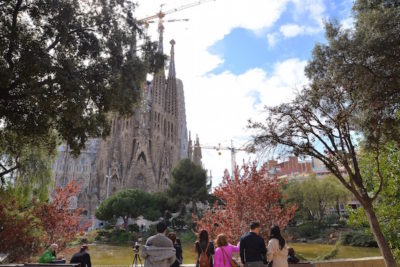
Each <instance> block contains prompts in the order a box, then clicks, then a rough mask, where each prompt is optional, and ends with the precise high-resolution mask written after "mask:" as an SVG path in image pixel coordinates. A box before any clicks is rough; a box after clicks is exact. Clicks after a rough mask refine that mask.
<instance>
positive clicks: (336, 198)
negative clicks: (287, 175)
mask: <svg viewBox="0 0 400 267" xmlns="http://www.w3.org/2000/svg"><path fill="white" fill-rule="evenodd" d="M284 195H285V202H286V203H291V204H296V205H297V207H298V210H297V211H296V213H297V212H299V213H300V214H302V215H303V219H304V220H308V219H309V218H311V220H312V221H314V220H317V221H318V223H321V222H322V220H323V219H325V218H326V215H327V214H326V210H327V208H330V207H335V208H336V209H338V205H339V202H345V201H346V200H348V198H349V194H348V191H347V190H346V189H345V188H344V187H343V186H342V185H341V184H340V183H339V182H338V181H337V180H336V179H335V178H334V177H332V176H327V177H322V178H316V177H315V176H313V177H310V178H308V179H306V180H305V181H302V182H298V181H290V182H288V183H287V186H286V190H284Z"/></svg>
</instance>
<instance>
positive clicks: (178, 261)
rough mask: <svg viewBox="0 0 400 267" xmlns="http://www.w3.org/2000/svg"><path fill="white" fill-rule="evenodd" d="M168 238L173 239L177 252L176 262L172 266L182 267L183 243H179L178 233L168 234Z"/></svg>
mask: <svg viewBox="0 0 400 267" xmlns="http://www.w3.org/2000/svg"><path fill="white" fill-rule="evenodd" d="M168 238H169V239H171V241H172V243H173V244H174V248H175V251H176V260H175V262H174V263H173V264H172V265H171V267H179V266H181V264H182V262H183V257H182V246H181V242H180V241H179V239H177V238H176V233H174V232H170V233H169V234H168Z"/></svg>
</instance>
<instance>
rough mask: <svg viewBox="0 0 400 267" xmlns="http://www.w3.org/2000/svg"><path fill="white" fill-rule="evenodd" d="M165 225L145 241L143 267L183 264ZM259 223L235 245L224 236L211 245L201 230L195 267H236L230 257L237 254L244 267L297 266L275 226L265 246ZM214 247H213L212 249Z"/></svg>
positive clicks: (173, 239) (180, 247) (161, 225)
mask: <svg viewBox="0 0 400 267" xmlns="http://www.w3.org/2000/svg"><path fill="white" fill-rule="evenodd" d="M166 230H167V225H166V224H165V223H164V222H160V223H158V224H157V234H156V235H154V236H152V237H150V238H149V239H148V240H147V241H146V245H145V246H143V249H142V257H143V258H144V260H145V264H144V266H145V267H156V266H157V267H170V266H171V267H178V266H180V264H181V263H182V246H181V244H180V242H179V239H177V237H176V234H175V233H169V234H168V236H166V235H165V234H166ZM259 232H260V223H259V222H253V223H251V225H250V231H249V232H248V233H246V234H244V235H243V236H242V237H241V239H240V242H239V244H237V246H235V245H231V244H229V242H228V238H227V236H226V235H225V234H219V235H218V236H217V238H216V240H215V242H212V241H211V240H210V239H209V235H208V232H207V231H206V230H201V231H200V233H199V235H198V240H197V242H196V243H195V250H196V252H197V260H196V267H236V266H239V264H237V263H236V262H235V261H234V259H233V258H232V254H233V253H237V252H239V254H240V260H241V262H242V263H243V264H244V266H245V267H264V266H265V264H268V266H271V267H287V266H288V263H298V262H299V259H298V258H297V257H296V256H295V255H294V250H293V249H292V248H289V247H288V246H287V243H286V241H285V239H284V238H283V237H282V235H281V232H280V229H279V227H278V226H273V227H272V228H271V233H270V240H269V242H268V246H266V245H265V241H264V239H263V238H262V237H261V236H260V235H259ZM215 246H216V248H215Z"/></svg>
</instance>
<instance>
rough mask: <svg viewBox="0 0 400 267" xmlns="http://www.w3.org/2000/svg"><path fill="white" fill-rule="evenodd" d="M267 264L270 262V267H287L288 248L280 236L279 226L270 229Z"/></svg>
mask: <svg viewBox="0 0 400 267" xmlns="http://www.w3.org/2000/svg"><path fill="white" fill-rule="evenodd" d="M267 250H268V253H267V258H268V262H272V267H288V266H289V265H288V261H287V256H288V248H287V245H286V241H285V239H284V238H283V237H282V235H281V231H280V229H279V226H277V225H274V226H273V227H272V228H271V233H270V235H269V242H268V248H267Z"/></svg>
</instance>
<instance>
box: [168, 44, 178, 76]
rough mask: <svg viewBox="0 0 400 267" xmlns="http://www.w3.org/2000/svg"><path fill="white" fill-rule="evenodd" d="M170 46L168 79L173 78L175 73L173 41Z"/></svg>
mask: <svg viewBox="0 0 400 267" xmlns="http://www.w3.org/2000/svg"><path fill="white" fill-rule="evenodd" d="M169 43H170V44H171V54H170V60H169V72H168V78H175V77H176V73H175V49H174V46H175V40H174V39H172V40H171V41H170V42H169Z"/></svg>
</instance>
